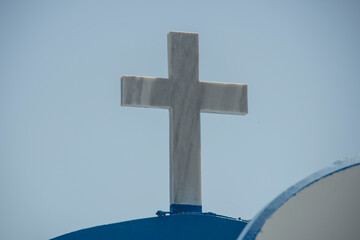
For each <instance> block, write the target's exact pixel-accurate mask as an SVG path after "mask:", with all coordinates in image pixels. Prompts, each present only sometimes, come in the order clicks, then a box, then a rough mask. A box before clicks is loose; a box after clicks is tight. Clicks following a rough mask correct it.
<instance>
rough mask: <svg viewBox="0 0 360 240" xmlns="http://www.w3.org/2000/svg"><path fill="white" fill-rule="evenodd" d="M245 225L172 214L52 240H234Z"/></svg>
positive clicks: (203, 215)
mask: <svg viewBox="0 0 360 240" xmlns="http://www.w3.org/2000/svg"><path fill="white" fill-rule="evenodd" d="M246 224H247V222H245V221H240V220H237V219H233V218H228V217H223V216H219V215H216V214H211V213H184V214H172V215H167V216H163V217H153V218H144V219H139V220H133V221H127V222H120V223H114V224H109V225H103V226H98V227H92V228H88V229H83V230H79V231H76V232H72V233H68V234H65V235H62V236H59V237H56V238H53V239H52V240H115V239H117V240H118V239H159V240H162V239H174V240H176V239H210V240H211V239H224V240H226V239H236V238H237V237H238V236H239V234H240V233H241V231H242V230H243V229H244V228H245V226H246Z"/></svg>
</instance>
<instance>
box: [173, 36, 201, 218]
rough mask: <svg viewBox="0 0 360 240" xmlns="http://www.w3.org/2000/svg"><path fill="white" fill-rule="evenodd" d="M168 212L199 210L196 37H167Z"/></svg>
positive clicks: (199, 165)
mask: <svg viewBox="0 0 360 240" xmlns="http://www.w3.org/2000/svg"><path fill="white" fill-rule="evenodd" d="M168 66H169V80H170V81H172V83H173V87H174V91H173V92H172V101H171V110H170V204H171V205H170V208H171V212H177V211H182V210H181V209H184V207H186V209H192V211H201V153H200V150H201V147H200V101H199V100H200V98H199V94H198V93H199V86H200V85H199V45H198V34H190V33H177V32H170V33H169V34H168Z"/></svg>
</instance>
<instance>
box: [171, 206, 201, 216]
mask: <svg viewBox="0 0 360 240" xmlns="http://www.w3.org/2000/svg"><path fill="white" fill-rule="evenodd" d="M187 212H199V213H201V212H202V206H198V205H189V204H171V205H170V213H171V214H173V213H175V214H176V213H187Z"/></svg>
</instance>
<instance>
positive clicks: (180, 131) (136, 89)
mask: <svg viewBox="0 0 360 240" xmlns="http://www.w3.org/2000/svg"><path fill="white" fill-rule="evenodd" d="M167 37H168V38H167V39H168V68H169V78H168V79H166V78H152V77H137V76H122V77H121V105H122V106H135V107H155V108H167V109H169V113H170V203H171V204H188V205H198V206H201V153H200V150H201V147H200V144H201V143H200V142H201V141H200V112H211V113H226V114H243V115H244V114H247V112H248V100H247V85H245V84H227V83H212V82H200V81H199V41H198V34H197V33H183V32H169V33H168V36H167Z"/></svg>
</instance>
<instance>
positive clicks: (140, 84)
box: [121, 76, 171, 108]
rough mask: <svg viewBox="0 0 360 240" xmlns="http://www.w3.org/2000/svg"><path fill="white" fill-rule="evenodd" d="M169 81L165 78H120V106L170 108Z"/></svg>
mask: <svg viewBox="0 0 360 240" xmlns="http://www.w3.org/2000/svg"><path fill="white" fill-rule="evenodd" d="M170 82H171V81H170V80H169V79H166V78H151V77H136V76H122V77H121V105H122V106H134V107H156V108H170V89H171V83H170Z"/></svg>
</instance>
